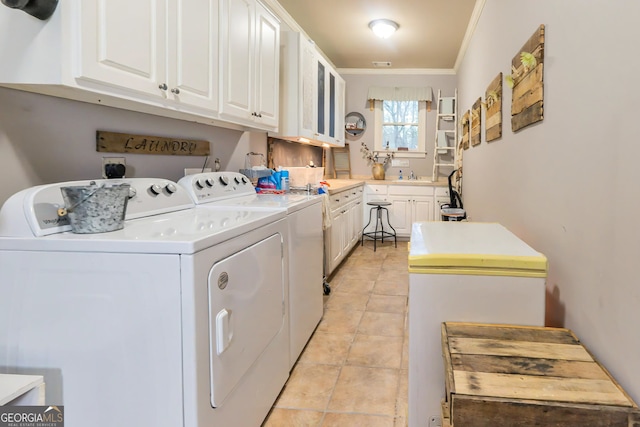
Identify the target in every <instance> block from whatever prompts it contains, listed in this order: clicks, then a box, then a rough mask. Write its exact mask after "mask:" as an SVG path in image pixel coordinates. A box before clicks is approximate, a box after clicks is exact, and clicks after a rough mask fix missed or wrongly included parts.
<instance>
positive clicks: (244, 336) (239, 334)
mask: <svg viewBox="0 0 640 427" xmlns="http://www.w3.org/2000/svg"><path fill="white" fill-rule="evenodd" d="M283 271H284V258H283V248H282V240H281V236H280V235H279V234H276V235H273V236H271V237H268V238H266V239H264V240H261V241H259V242H257V243H255V244H253V245H251V246H249V247H247V248H245V249H243V250H241V251H240V252H237V253H235V254H233V255H231V256H229V257H227V258H225V259H223V260H221V261H219V262H217V263H216V264H214V265H213V267H212V268H211V271H210V272H209V334H210V337H209V343H210V364H211V369H210V372H211V405H212V406H213V407H214V408H215V407H219V406H221V405H222V403H223V402H224V399H225V398H226V397H227V396H228V395H229V393H231V391H232V390H233V389H234V387H235V386H236V385H237V384H238V383H239V382H240V381H241V380H242V378H243V376H244V375H245V374H246V373H247V372H248V371H249V370H250V367H251V365H252V364H254V363H255V362H256V360H258V359H259V357H260V355H261V353H262V352H263V351H264V350H265V348H267V347H268V346H269V344H270V343H271V342H272V341H273V339H274V337H276V336H277V335H278V334H279V333H280V331H281V330H282V328H283V327H284V301H285V299H284V296H285V277H284V273H283Z"/></svg>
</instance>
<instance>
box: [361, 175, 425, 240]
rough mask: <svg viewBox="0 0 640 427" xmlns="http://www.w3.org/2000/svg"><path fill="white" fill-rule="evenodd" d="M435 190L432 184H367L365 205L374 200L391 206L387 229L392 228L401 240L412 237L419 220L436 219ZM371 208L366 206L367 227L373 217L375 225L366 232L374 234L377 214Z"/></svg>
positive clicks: (372, 222) (388, 207) (384, 215)
mask: <svg viewBox="0 0 640 427" xmlns="http://www.w3.org/2000/svg"><path fill="white" fill-rule="evenodd" d="M433 195H434V187H432V186H428V185H422V184H421V185H395V184H392V185H379V184H373V185H369V184H367V185H366V188H365V203H368V202H370V201H372V200H383V201H386V202H389V203H391V204H390V205H389V206H386V208H387V209H388V211H389V220H388V222H387V216H386V214H383V226H384V227H385V229H386V228H387V227H388V225H391V227H393V228H394V229H395V231H396V234H397V236H398V237H409V236H411V227H412V224H413V223H414V222H417V221H433V220H434V207H433V204H434V197H433ZM370 208H371V206H368V205H365V212H364V216H363V219H364V221H366V222H365V224H366V223H367V222H369V218H371V224H370V225H369V226H368V227H367V230H366V231H373V230H374V227H375V220H376V218H375V213H373V214H370Z"/></svg>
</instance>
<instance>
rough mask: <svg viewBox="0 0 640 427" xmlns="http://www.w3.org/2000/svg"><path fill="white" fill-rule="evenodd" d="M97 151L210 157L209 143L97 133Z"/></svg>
mask: <svg viewBox="0 0 640 427" xmlns="http://www.w3.org/2000/svg"><path fill="white" fill-rule="evenodd" d="M96 151H98V152H104V153H130V154H164V155H169V156H208V155H209V154H210V152H211V150H210V146H209V141H204V140H197V139H184V138H165V137H162V136H146V135H131V134H128V133H116V132H106V131H101V130H99V131H97V132H96Z"/></svg>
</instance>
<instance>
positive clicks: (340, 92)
mask: <svg viewBox="0 0 640 427" xmlns="http://www.w3.org/2000/svg"><path fill="white" fill-rule="evenodd" d="M335 102H336V107H335V129H336V130H335V144H336V145H338V146H340V147H344V143H345V133H344V116H345V106H344V102H345V82H344V79H343V78H342V77H340V76H339V75H336V100H335Z"/></svg>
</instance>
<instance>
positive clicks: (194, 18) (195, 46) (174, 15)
mask: <svg viewBox="0 0 640 427" xmlns="http://www.w3.org/2000/svg"><path fill="white" fill-rule="evenodd" d="M107 1H112V0H107ZM130 3H131V2H130ZM169 6H170V7H169V15H168V17H167V18H168V19H167V20H168V22H169V41H170V42H169V45H168V52H169V60H168V61H167V62H168V64H169V68H168V77H167V80H168V83H167V86H169V87H168V89H167V91H168V92H167V91H165V96H168V97H169V98H172V99H176V100H178V101H180V102H182V103H187V104H189V105H192V106H196V107H201V108H204V109H207V110H215V111H217V110H218V95H219V91H218V82H219V73H218V68H219V55H218V37H219V32H218V22H219V5H218V0H188V1H180V0H170V1H169Z"/></svg>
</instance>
